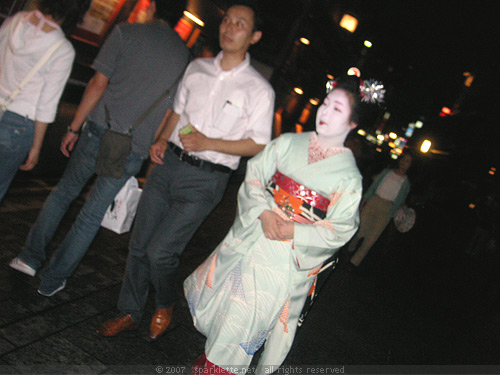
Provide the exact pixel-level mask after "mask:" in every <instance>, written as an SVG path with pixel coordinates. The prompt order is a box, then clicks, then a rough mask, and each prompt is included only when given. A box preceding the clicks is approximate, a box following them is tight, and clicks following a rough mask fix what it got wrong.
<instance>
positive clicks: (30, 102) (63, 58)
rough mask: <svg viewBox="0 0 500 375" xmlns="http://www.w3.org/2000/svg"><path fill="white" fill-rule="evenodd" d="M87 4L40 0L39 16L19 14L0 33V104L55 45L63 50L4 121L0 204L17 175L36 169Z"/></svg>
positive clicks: (25, 90) (1, 128)
mask: <svg viewBox="0 0 500 375" xmlns="http://www.w3.org/2000/svg"><path fill="white" fill-rule="evenodd" d="M88 4H89V2H88V1H79V0H68V1H62V2H61V1H51V0H42V1H41V3H40V6H39V9H38V10H34V11H31V12H25V11H23V12H19V13H16V14H15V15H13V16H12V17H10V18H8V19H6V20H5V21H4V23H3V24H2V27H1V28H0V104H4V103H5V102H6V99H7V98H8V97H9V95H10V94H11V93H12V92H13V91H14V90H15V89H16V88H17V87H18V86H19V84H20V83H21V81H22V80H23V79H24V77H25V76H26V75H28V73H29V72H30V71H31V70H32V68H33V66H34V65H35V64H37V62H38V61H39V60H41V59H42V57H43V56H44V54H45V53H46V51H47V50H48V49H49V48H51V46H53V45H55V44H56V43H60V41H61V40H62V44H61V45H60V46H59V47H58V48H57V50H56V51H55V52H54V53H53V54H52V55H51V56H50V57H49V59H48V61H47V62H46V63H45V64H44V65H43V66H42V67H41V68H40V69H39V70H38V71H37V72H36V74H35V75H34V76H33V77H32V78H31V79H30V80H29V82H28V83H27V84H26V85H25V86H24V87H23V88H22V90H21V91H20V92H19V94H18V95H17V96H15V98H14V99H13V100H12V101H11V102H10V103H9V104H8V106H7V108H6V112H5V113H4V114H3V116H2V118H1V120H0V201H1V200H2V198H3V197H4V195H5V193H6V191H7V189H8V187H9V185H10V183H11V181H12V179H13V178H14V176H15V174H16V172H17V170H18V169H19V168H20V169H22V170H31V169H33V167H35V165H36V164H37V163H38V158H39V155H40V149H41V147H42V143H43V139H44V137H45V132H46V130H47V126H48V124H49V123H51V122H53V121H54V119H55V117H56V112H57V105H58V103H59V99H60V97H61V94H62V92H63V89H64V87H65V85H66V81H67V80H68V78H69V75H70V72H71V68H72V65H73V60H74V58H75V50H74V48H73V46H72V45H71V43H70V42H69V41H68V40H67V39H66V36H65V31H67V32H69V31H70V30H71V29H72V28H73V27H74V26H75V25H76V23H77V22H78V21H79V20H80V19H81V17H82V16H83V14H84V13H85V11H86V10H87V8H88Z"/></svg>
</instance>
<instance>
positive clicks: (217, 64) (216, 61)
mask: <svg viewBox="0 0 500 375" xmlns="http://www.w3.org/2000/svg"><path fill="white" fill-rule="evenodd" d="M223 55H224V51H220V52H219V53H218V54H217V56H216V57H215V59H214V64H215V68H216V69H217V74H230V75H232V76H233V75H235V74H238V73H239V72H240V71H242V70H243V69H245V68H246V67H248V66H249V65H250V54H249V53H248V52H247V53H246V54H245V60H243V61H242V62H241V63H239V64H238V65H237V66H235V67H234V68H233V69H231V70H227V71H224V70H222V67H221V66H220V62H221V60H222V56H223Z"/></svg>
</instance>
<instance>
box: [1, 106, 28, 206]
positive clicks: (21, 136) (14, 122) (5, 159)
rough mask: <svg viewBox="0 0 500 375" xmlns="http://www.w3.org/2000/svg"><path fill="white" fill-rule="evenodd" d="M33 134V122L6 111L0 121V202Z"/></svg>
mask: <svg viewBox="0 0 500 375" xmlns="http://www.w3.org/2000/svg"><path fill="white" fill-rule="evenodd" d="M34 134H35V122H34V121H33V120H30V119H29V118H27V117H23V116H21V115H18V114H16V113H14V112H9V111H6V112H5V113H4V115H3V117H2V120H1V121H0V202H1V201H2V199H3V197H4V195H5V193H6V192H7V189H8V188H9V185H10V183H11V182H12V179H13V178H14V176H15V175H16V172H17V170H18V169H19V167H20V166H21V165H22V164H23V162H24V160H25V159H26V156H28V154H29V152H30V149H31V145H32V144H33V137H34Z"/></svg>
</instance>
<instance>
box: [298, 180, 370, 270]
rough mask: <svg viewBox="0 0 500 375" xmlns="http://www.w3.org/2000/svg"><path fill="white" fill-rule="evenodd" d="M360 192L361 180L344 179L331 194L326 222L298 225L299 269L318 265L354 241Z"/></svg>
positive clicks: (357, 224)
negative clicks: (350, 241) (352, 238)
mask: <svg viewBox="0 0 500 375" xmlns="http://www.w3.org/2000/svg"><path fill="white" fill-rule="evenodd" d="M361 193H362V186H361V177H357V176H354V177H352V178H346V179H343V180H341V181H340V182H339V183H338V184H337V185H336V186H335V189H334V191H332V193H331V194H330V205H329V207H328V210H327V215H326V218H325V219H324V220H321V221H318V222H316V223H314V224H312V225H310V224H299V223H295V229H294V239H293V249H294V251H295V256H296V258H297V264H298V266H299V268H300V269H312V268H315V267H317V266H319V265H320V264H321V263H323V262H324V261H325V260H326V259H328V258H329V257H330V256H331V255H332V254H334V253H335V252H336V251H337V250H338V249H339V248H341V247H342V246H343V245H345V244H346V243H347V241H349V240H350V239H351V237H352V236H353V235H354V233H355V232H356V230H357V229H358V226H359V211H358V207H359V202H360V200H361Z"/></svg>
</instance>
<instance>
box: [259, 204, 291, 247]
mask: <svg viewBox="0 0 500 375" xmlns="http://www.w3.org/2000/svg"><path fill="white" fill-rule="evenodd" d="M259 219H260V221H261V225H262V231H263V232H264V236H266V238H269V239H270V240H277V241H283V240H287V239H292V238H293V223H292V222H287V221H285V220H283V219H282V218H281V217H280V216H279V215H278V214H277V213H275V212H273V211H271V210H265V211H263V212H262V213H261V214H260V216H259ZM290 225H291V227H290Z"/></svg>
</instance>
